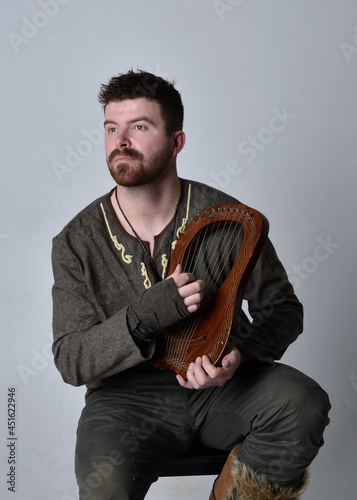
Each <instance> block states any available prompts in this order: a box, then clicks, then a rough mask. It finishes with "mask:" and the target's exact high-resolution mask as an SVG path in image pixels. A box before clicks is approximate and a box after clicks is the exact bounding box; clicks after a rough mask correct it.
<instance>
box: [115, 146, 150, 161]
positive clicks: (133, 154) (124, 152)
mask: <svg viewBox="0 0 357 500" xmlns="http://www.w3.org/2000/svg"><path fill="white" fill-rule="evenodd" d="M116 156H127V157H128V158H132V159H133V160H142V159H143V155H142V154H141V153H139V151H137V150H136V149H133V148H123V149H114V150H113V151H112V152H111V153H110V155H109V157H108V161H109V163H111V162H112V161H113V160H114V158H115V157H116Z"/></svg>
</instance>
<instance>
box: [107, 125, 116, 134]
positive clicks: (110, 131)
mask: <svg viewBox="0 0 357 500" xmlns="http://www.w3.org/2000/svg"><path fill="white" fill-rule="evenodd" d="M106 131H107V134H113V133H114V132H116V131H117V128H116V127H108V128H107V129H106Z"/></svg>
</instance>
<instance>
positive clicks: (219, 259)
mask: <svg viewBox="0 0 357 500" xmlns="http://www.w3.org/2000/svg"><path fill="white" fill-rule="evenodd" d="M236 215H238V217H237V216H236V217H235V218H233V219H232V218H231V219H230V218H229V217H228V218H227V219H226V220H225V221H224V222H223V223H220V227H222V226H223V231H222V234H224V239H223V240H222V239H220V238H216V244H215V246H214V248H209V246H208V247H206V257H207V256H208V258H210V256H211V255H213V256H215V258H214V259H213V260H212V261H211V262H210V267H211V272H210V273H209V280H208V281H207V283H206V286H208V287H210V286H213V287H217V284H218V282H219V279H220V278H221V274H222V269H223V268H224V267H225V265H226V264H227V262H228V259H229V258H230V255H231V249H232V247H234V246H235V245H236V244H237V242H238V240H239V238H240V235H241V232H242V231H243V230H244V225H245V223H246V221H247V217H246V216H242V215H241V213H239V214H236ZM214 223H215V221H212V224H214ZM232 226H234V229H235V230H232ZM238 226H239V230H238V231H237V230H236V228H237V227H238ZM210 233H211V228H209V225H207V226H206V227H205V228H204V229H203V230H201V233H200V237H199V238H197V240H196V242H195V245H194V248H193V250H192V249H191V251H190V252H189V253H188V254H187V258H186V261H185V262H183V267H184V269H185V271H186V270H187V271H188V272H192V273H193V274H195V270H196V264H197V263H199V259H200V258H201V252H204V247H205V244H206V243H207V240H208V239H209V234H210ZM222 248H223V250H224V251H223V253H221V252H218V249H222ZM208 250H209V255H208V254H207V251H208ZM187 259H190V261H189V262H188V263H187ZM208 306H209V304H208V302H207V301H206V302H205V303H203V304H201V307H200V310H199V311H198V312H197V313H196V315H195V317H194V319H193V320H192V321H191V322H189V326H190V327H189V329H188V328H187V325H183V326H182V327H181V329H179V331H177V332H176V334H175V337H174V339H172V341H171V339H170V338H169V337H167V338H166V344H167V346H166V348H167V350H166V353H167V356H168V357H170V358H171V357H172V358H174V359H176V360H177V361H178V362H180V363H182V362H183V361H184V359H185V357H186V355H187V351H188V349H189V345H190V341H191V340H192V338H193V336H194V334H195V332H196V330H197V327H198V325H199V323H200V320H201V318H202V316H203V315H204V312H205V309H206V308H207V307H208Z"/></svg>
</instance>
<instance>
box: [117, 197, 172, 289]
mask: <svg viewBox="0 0 357 500" xmlns="http://www.w3.org/2000/svg"><path fill="white" fill-rule="evenodd" d="M115 199H116V201H117V204H118V207H119V210H120V211H121V213H122V215H123V217H124V219H125V220H126V222H127V223H128V225H129V227H130V229H131V230H132V231H133V233H134V235H135V237H136V239H137V240H138V241H139V243H140V245H141V247H142V249H143V250H144V252H145V254H146V255H147V257H148V259H149V261H150V263H151V265H152V267H153V269H154V271H155V273H156V275H157V277H158V278H159V279H161V278H160V274H159V271H158V270H157V267H156V264H155V262H154V260H153V258H152V257H151V255H150V252H148V251H147V248H146V246H145V245H144V242H143V240H142V239H141V238H140V236H139V235H138V233H137V232H136V231H135V229H134V228H133V226H132V225H131V223H130V221H129V219H128V218H127V216H126V215H125V213H124V210H123V209H122V208H121V205H120V203H119V199H118V188H116V189H115ZM179 204H180V200H179V201H178V202H177V205H176V208H175V215H174V223H173V227H172V232H171V238H170V247H169V248H170V252H169V259H168V264H167V266H166V270H167V269H168V268H169V263H170V260H171V253H172V242H173V240H174V234H175V227H176V217H177V212H178V207H179ZM166 272H167V271H166ZM166 272H165V275H164V277H163V279H165V278H166Z"/></svg>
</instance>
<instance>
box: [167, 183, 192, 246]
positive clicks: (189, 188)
mask: <svg viewBox="0 0 357 500" xmlns="http://www.w3.org/2000/svg"><path fill="white" fill-rule="evenodd" d="M190 201H191V184H189V185H188V194H187V206H186V217H184V218H183V219H182V224H181V226H180V227H179V228H178V230H177V231H176V236H177V239H178V238H179V237H180V234H181V233H182V231H183V230H184V229H185V227H186V225H187V221H188V214H189V211H190ZM176 243H177V240H175V241H173V242H172V245H171V248H172V250H174V248H175V246H176Z"/></svg>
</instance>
